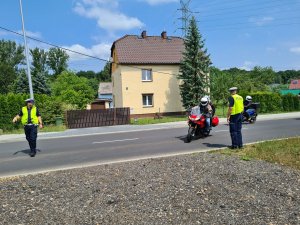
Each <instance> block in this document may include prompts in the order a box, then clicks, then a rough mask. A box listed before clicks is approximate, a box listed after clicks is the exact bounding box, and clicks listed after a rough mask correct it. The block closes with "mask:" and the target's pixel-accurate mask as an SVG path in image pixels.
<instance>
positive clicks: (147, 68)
mask: <svg viewBox="0 0 300 225" xmlns="http://www.w3.org/2000/svg"><path fill="white" fill-rule="evenodd" d="M183 51H184V43H183V39H182V38H180V37H173V36H172V37H168V36H167V33H166V32H162V33H161V35H160V36H147V33H146V31H143V32H142V34H141V35H140V36H139V35H125V36H124V37H122V38H120V39H118V40H116V41H115V42H114V43H113V45H112V48H111V57H112V60H113V63H112V66H111V76H112V83H113V102H114V106H115V107H130V109H131V114H134V115H137V116H138V115H140V116H143V115H152V114H155V113H158V112H159V113H161V114H162V115H164V114H178V113H180V112H183V111H184V108H183V107H182V102H181V96H180V91H179V80H178V79H177V75H178V73H179V64H180V61H181V59H182V52H183Z"/></svg>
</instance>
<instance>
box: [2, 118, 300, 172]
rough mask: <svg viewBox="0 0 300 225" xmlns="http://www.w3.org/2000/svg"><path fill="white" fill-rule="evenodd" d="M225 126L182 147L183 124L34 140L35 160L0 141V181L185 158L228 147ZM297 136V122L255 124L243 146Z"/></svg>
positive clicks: (19, 145) (18, 145)
mask: <svg viewBox="0 0 300 225" xmlns="http://www.w3.org/2000/svg"><path fill="white" fill-rule="evenodd" d="M228 129H229V128H228V126H227V125H225V124H220V125H219V126H218V127H216V128H214V129H213V131H212V132H211V136H209V137H206V138H200V139H197V140H193V141H192V142H191V143H185V142H184V138H185V136H186V133H187V126H184V127H183V126H179V127H175V128H174V127H171V128H162V129H156V130H145V131H133V132H128V133H126V132H122V133H115V134H112V133H110V134H95V135H87V136H82V137H78V136H77V137H61V138H51V139H41V140H38V149H39V151H38V153H37V155H36V157H34V158H31V157H29V155H28V153H29V149H28V144H27V142H26V140H25V138H24V141H17V142H6V143H0V177H3V176H12V175H22V174H32V173H37V172H44V171H52V170H59V169H67V168H75V167H83V166H89V165H98V164H103V163H112V162H120V161H127V160H135V159H141V158H149V157H160V156H167V155H173V154H185V153H189V152H196V151H207V150H209V149H216V148H222V147H226V146H228V145H230V144H231V143H230V136H229V131H228ZM293 136H300V118H290V119H281V120H266V121H257V123H255V124H245V125H244V126H243V139H244V143H252V142H257V141H263V140H270V139H277V138H286V137H293Z"/></svg>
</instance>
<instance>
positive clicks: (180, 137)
mask: <svg viewBox="0 0 300 225" xmlns="http://www.w3.org/2000/svg"><path fill="white" fill-rule="evenodd" d="M210 136H212V135H208V136H207V137H210ZM207 137H203V136H194V137H193V140H192V141H197V140H199V139H204V138H207ZM175 138H177V139H179V140H181V141H183V142H184V143H188V142H187V140H186V135H182V136H178V137H175Z"/></svg>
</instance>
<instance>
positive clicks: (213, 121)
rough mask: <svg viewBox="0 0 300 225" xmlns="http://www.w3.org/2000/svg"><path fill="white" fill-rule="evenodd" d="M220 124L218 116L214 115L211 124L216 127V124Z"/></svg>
mask: <svg viewBox="0 0 300 225" xmlns="http://www.w3.org/2000/svg"><path fill="white" fill-rule="evenodd" d="M218 124H219V118H218V117H217V116H214V117H213V118H212V121H211V125H212V126H213V127H216V126H218Z"/></svg>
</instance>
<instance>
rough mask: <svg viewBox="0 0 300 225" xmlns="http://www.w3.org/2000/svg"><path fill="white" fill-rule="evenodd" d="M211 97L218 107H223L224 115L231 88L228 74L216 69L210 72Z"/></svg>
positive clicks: (213, 68)
mask: <svg viewBox="0 0 300 225" xmlns="http://www.w3.org/2000/svg"><path fill="white" fill-rule="evenodd" d="M210 72H211V73H210V95H211V97H212V100H213V101H214V103H216V104H217V105H222V108H223V115H225V107H226V105H227V98H228V96H229V93H228V88H229V87H230V86H231V85H230V83H231V80H232V79H231V76H230V74H229V73H228V72H225V71H221V70H219V69H217V68H215V67H212V68H211V70H210Z"/></svg>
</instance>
